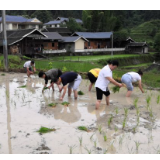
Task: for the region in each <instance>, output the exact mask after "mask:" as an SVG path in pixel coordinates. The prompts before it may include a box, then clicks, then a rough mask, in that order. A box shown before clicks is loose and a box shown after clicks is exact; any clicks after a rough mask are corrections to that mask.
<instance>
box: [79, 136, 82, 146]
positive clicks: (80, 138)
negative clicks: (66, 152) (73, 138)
mask: <svg viewBox="0 0 160 160" xmlns="http://www.w3.org/2000/svg"><path fill="white" fill-rule="evenodd" d="M78 140H79V143H80V146H82V141H83V138H82V136H81V137H78Z"/></svg>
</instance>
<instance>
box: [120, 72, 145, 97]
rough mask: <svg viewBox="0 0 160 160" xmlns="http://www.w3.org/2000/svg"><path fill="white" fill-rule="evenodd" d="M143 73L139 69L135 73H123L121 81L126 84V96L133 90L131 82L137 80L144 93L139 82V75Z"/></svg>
mask: <svg viewBox="0 0 160 160" xmlns="http://www.w3.org/2000/svg"><path fill="white" fill-rule="evenodd" d="M142 75H143V72H142V71H141V70H139V71H138V72H137V73H136V72H128V73H126V74H124V75H123V76H122V78H121V81H122V83H124V84H126V86H127V89H128V91H127V94H126V97H130V96H131V93H132V91H133V85H132V83H135V82H138V84H139V88H140V90H141V91H142V93H144V91H143V88H142V83H141V76H142Z"/></svg>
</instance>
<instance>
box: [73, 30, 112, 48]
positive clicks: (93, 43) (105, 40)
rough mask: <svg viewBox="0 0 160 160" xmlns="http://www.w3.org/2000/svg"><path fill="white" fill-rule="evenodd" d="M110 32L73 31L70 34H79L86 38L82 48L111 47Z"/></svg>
mask: <svg viewBox="0 0 160 160" xmlns="http://www.w3.org/2000/svg"><path fill="white" fill-rule="evenodd" d="M112 34H113V33H112V32H75V33H73V34H72V36H81V37H84V38H85V39H87V40H88V41H87V42H85V46H84V49H97V48H99V49H100V48H111V47H112Z"/></svg>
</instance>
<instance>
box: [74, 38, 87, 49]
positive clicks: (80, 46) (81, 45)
mask: <svg viewBox="0 0 160 160" xmlns="http://www.w3.org/2000/svg"><path fill="white" fill-rule="evenodd" d="M84 42H85V41H84V40H83V39H79V40H78V41H76V42H75V49H84Z"/></svg>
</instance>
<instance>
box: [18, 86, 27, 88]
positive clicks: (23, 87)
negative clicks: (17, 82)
mask: <svg viewBox="0 0 160 160" xmlns="http://www.w3.org/2000/svg"><path fill="white" fill-rule="evenodd" d="M26 87H27V86H26V85H24V86H19V87H17V88H26Z"/></svg>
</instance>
